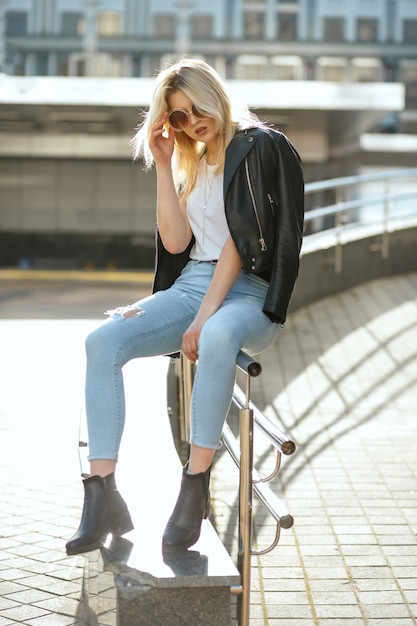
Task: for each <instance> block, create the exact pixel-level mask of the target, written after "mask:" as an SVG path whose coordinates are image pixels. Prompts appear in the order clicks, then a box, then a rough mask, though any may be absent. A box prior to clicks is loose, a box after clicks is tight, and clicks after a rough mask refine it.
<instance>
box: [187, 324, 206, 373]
mask: <svg viewBox="0 0 417 626" xmlns="http://www.w3.org/2000/svg"><path fill="white" fill-rule="evenodd" d="M203 325H204V324H203V323H201V322H200V321H199V320H198V318H197V317H196V318H195V320H194V321H193V322H192V323H191V324H190V326H189V327H188V328H187V330H186V331H185V333H184V334H183V336H182V352H183V354H184V355H185V356H186V357H187V359H189V360H190V361H191V362H192V363H195V362H196V361H197V359H198V341H199V339H200V334H201V329H202V328H203Z"/></svg>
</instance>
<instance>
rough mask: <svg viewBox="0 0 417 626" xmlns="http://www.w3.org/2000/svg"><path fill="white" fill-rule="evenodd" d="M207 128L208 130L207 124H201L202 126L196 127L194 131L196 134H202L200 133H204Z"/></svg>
mask: <svg viewBox="0 0 417 626" xmlns="http://www.w3.org/2000/svg"><path fill="white" fill-rule="evenodd" d="M206 130H207V126H201V127H200V128H196V129H195V131H194V132H195V134H196V135H198V136H200V135H204V133H205V132H206Z"/></svg>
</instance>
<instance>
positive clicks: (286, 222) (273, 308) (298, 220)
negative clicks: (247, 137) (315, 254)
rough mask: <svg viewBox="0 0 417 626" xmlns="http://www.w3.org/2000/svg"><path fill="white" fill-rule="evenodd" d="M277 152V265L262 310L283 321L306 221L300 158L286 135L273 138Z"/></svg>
mask: <svg viewBox="0 0 417 626" xmlns="http://www.w3.org/2000/svg"><path fill="white" fill-rule="evenodd" d="M274 145H275V147H276V154H277V178H278V212H277V219H276V225H275V251H274V264H273V268H272V273H271V277H270V281H269V289H268V292H267V295H266V298H265V303H264V308H263V311H264V313H265V314H266V315H268V317H269V318H270V319H272V320H273V321H275V322H280V323H284V322H285V319H286V316H287V309H288V305H289V302H290V298H291V294H292V292H293V289H294V285H295V281H296V279H297V276H298V269H299V264H300V249H301V243H302V236H303V223H304V175H303V169H302V165H301V159H300V157H299V155H298V153H297V151H296V150H295V148H294V147H293V146H292V144H291V143H290V141H289V140H288V139H287V138H286V137H285V135H283V134H279V135H278V136H277V137H276V139H274Z"/></svg>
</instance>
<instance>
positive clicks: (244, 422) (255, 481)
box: [171, 351, 295, 626]
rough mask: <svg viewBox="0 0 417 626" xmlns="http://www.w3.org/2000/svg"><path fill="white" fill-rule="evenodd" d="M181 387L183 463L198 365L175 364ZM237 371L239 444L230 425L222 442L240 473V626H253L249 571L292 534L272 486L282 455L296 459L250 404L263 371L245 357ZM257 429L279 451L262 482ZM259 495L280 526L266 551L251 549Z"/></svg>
mask: <svg viewBox="0 0 417 626" xmlns="http://www.w3.org/2000/svg"><path fill="white" fill-rule="evenodd" d="M175 361H176V363H175V365H176V367H177V384H178V411H177V412H176V413H177V415H176V418H177V420H178V424H177V425H176V424H172V418H173V416H172V415H171V427H172V430H173V434H174V440H175V441H176V447H177V451H178V453H179V454H180V457H181V458H182V460H183V461H184V460H185V459H186V458H187V456H188V450H187V447H188V442H189V441H190V409H189V407H190V398H191V390H192V385H193V381H194V374H195V365H194V364H193V363H191V362H190V361H189V360H188V359H187V358H186V357H185V356H184V355H182V354H181V355H180V357H179V359H175ZM237 367H238V368H239V370H240V371H242V372H243V373H244V374H245V390H244V391H243V390H242V389H241V388H240V387H239V385H238V384H237V383H236V384H235V386H234V391H233V403H234V405H235V406H236V407H237V408H238V410H239V438H238V439H237V438H236V437H235V435H234V434H233V432H232V430H231V428H230V426H229V424H228V423H227V421H226V423H225V425H224V428H223V432H222V440H223V443H224V445H225V447H226V449H227V451H228V452H229V454H230V456H231V458H232V459H233V461H234V462H235V464H236V465H237V467H238V468H239V513H238V560H237V568H238V570H239V573H240V577H241V584H240V586H239V587H233V588H232V589H231V593H232V594H236V595H237V596H238V601H237V621H236V624H237V626H249V613H250V568H251V556H252V555H262V554H267V553H268V552H270V551H271V550H273V549H274V548H275V547H276V546H277V544H278V542H279V538H280V530H281V528H291V526H292V525H293V523H294V519H293V517H292V515H290V514H289V513H288V511H287V509H286V507H285V505H284V504H283V503H282V502H281V501H280V500H279V498H278V497H277V496H276V494H275V493H274V492H273V491H272V490H271V488H270V487H269V485H268V484H267V483H268V482H269V481H270V480H272V478H274V477H275V476H276V475H277V474H278V472H279V469H280V467H281V455H282V454H286V455H289V454H293V452H294V451H295V444H294V442H293V441H292V440H291V438H290V437H289V436H287V435H286V434H285V433H284V432H282V431H281V430H280V429H279V428H278V427H277V426H276V425H275V424H274V423H273V422H271V421H270V420H269V419H268V418H267V417H266V416H265V415H264V414H263V413H262V412H261V411H260V410H259V409H258V408H257V407H256V406H255V405H254V404H253V403H252V402H251V400H250V381H251V378H253V377H256V376H259V375H260V373H261V371H262V368H261V365H260V364H259V363H258V362H257V361H255V360H254V359H253V358H251V357H250V356H248V355H247V354H246V353H244V352H242V351H241V352H240V353H239V355H238V358H237ZM255 428H258V429H259V430H260V431H261V432H262V433H263V434H264V435H265V436H266V438H267V439H268V441H269V443H270V444H271V445H272V446H273V448H274V449H275V451H276V461H275V467H274V469H273V471H272V472H271V473H270V474H269V475H268V476H266V477H261V476H260V474H259V473H258V471H257V470H256V468H255V467H254V465H253V441H254V429H255ZM253 494H255V495H256V496H257V497H258V499H259V501H260V502H261V503H262V504H263V505H264V507H265V508H266V509H267V511H268V512H269V513H270V515H271V516H272V517H273V518H274V519H275V521H276V531H275V538H274V540H273V542H272V543H271V545H270V546H268V547H267V548H265V549H263V550H253V548H252V531H253V518H252V501H253Z"/></svg>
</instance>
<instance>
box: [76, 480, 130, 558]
mask: <svg viewBox="0 0 417 626" xmlns="http://www.w3.org/2000/svg"><path fill="white" fill-rule="evenodd" d="M83 483H84V507H83V512H82V515H81V522H80V526H79V528H78V530H77V532H76V533H75V535H74V536H73V537H71V539H70V540H69V541H68V543H67V544H66V550H67V554H68V555H74V554H81V553H82V552H91V550H96V548H101V547H102V546H103V544H104V542H105V541H106V538H107V535H108V534H109V533H112V535H113V536H114V537H120V536H121V535H123V534H124V533H127V532H129V531H130V530H132V528H133V524H132V520H131V518H130V513H129V511H128V508H127V506H126V503H125V501H124V500H123V498H122V496H121V495H120V493H119V492H118V491H117V488H116V484H115V480H114V474H109V475H108V476H106V477H105V478H101V476H89V477H88V478H86V479H85V480H84V481H83Z"/></svg>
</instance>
